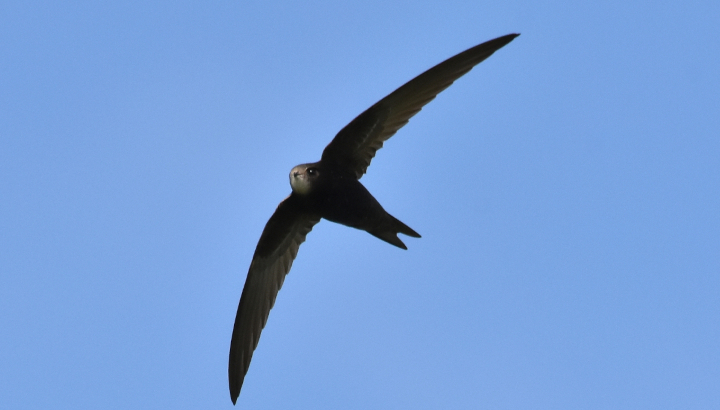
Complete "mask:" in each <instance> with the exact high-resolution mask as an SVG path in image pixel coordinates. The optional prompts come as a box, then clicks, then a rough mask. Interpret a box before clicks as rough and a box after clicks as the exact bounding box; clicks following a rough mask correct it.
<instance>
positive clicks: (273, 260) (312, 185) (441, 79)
mask: <svg viewBox="0 0 720 410" xmlns="http://www.w3.org/2000/svg"><path fill="white" fill-rule="evenodd" d="M518 35H519V34H508V35H505V36H502V37H498V38H496V39H494V40H490V41H487V42H485V43H482V44H480V45H477V46H475V47H472V48H470V49H468V50H465V51H463V52H462V53H460V54H458V55H456V56H454V57H451V58H449V59H447V60H445V61H443V62H442V63H440V64H438V65H436V66H435V67H433V68H431V69H429V70H427V71H425V72H424V73H422V74H420V75H419V76H417V77H415V78H413V79H412V80H410V81H409V82H408V83H406V84H405V85H403V86H402V87H400V88H398V89H397V90H395V91H393V92H392V93H391V94H390V95H388V96H387V97H385V98H383V99H382V100H380V101H378V102H377V103H376V104H375V105H373V106H372V107H370V108H368V109H367V110H365V112H363V113H362V114H360V115H358V116H357V117H356V118H355V119H354V120H352V121H351V122H350V123H349V124H348V125H346V126H345V128H343V129H342V130H340V132H338V133H337V135H336V136H335V138H334V139H333V140H332V141H331V142H330V144H329V145H328V146H327V147H325V150H324V151H323V153H322V157H320V161H318V162H314V163H311V164H302V165H298V166H296V167H295V168H293V169H292V170H291V171H290V186H291V187H292V192H291V193H290V196H288V197H287V198H285V200H283V201H282V202H280V205H278V207H277V209H276V210H275V213H274V214H273V215H272V216H271V217H270V220H269V221H268V222H267V224H266V225H265V229H263V232H262V235H260V241H259V242H258V244H257V247H256V248H255V254H254V255H253V258H252V262H251V263H250V269H249V271H248V275H247V279H246V280H245V287H244V288H243V291H242V296H241V297H240V305H239V306H238V310H237V315H236V316H235V326H234V328H233V333H232V340H231V342H230V363H229V365H228V379H229V382H230V398H231V399H232V402H233V404H235V402H236V401H237V398H238V396H239V395H240V389H241V388H242V384H243V380H245V374H246V373H247V371H248V367H249V366H250V359H252V355H253V352H254V351H255V348H256V347H257V344H258V341H259V340H260V332H262V330H263V328H264V327H265V323H266V322H267V318H268V315H269V314H270V309H271V308H272V307H273V305H274V304H275V297H276V296H277V294H278V291H279V290H280V287H281V286H282V284H283V281H284V280H285V275H287V273H288V272H289V271H290V267H291V266H292V263H293V260H294V259H295V256H296V255H297V252H298V248H299V247H300V244H301V243H303V242H304V241H305V236H306V235H307V234H308V232H310V230H312V228H313V226H314V225H315V224H316V223H318V222H320V219H321V218H325V219H327V220H328V221H332V222H337V223H339V224H343V225H346V226H349V227H352V228H357V229H362V230H364V231H367V232H368V233H370V234H371V235H374V236H376V237H378V238H380V239H382V240H383V241H385V242H388V243H390V244H392V245H395V246H397V247H398V248H402V249H407V247H406V246H405V244H404V243H403V242H402V241H401V240H400V238H398V236H397V234H398V233H402V234H405V235H408V236H411V237H414V238H419V237H420V235H419V234H418V233H417V232H415V231H414V230H412V229H411V228H410V227H409V226H407V225H405V224H404V223H402V222H400V221H399V220H398V219H397V218H395V217H394V216H392V215H390V214H389V213H387V212H386V211H385V210H384V209H383V207H382V206H381V205H380V203H379V202H378V201H377V200H376V199H375V198H374V197H373V196H372V195H371V194H370V192H368V190H367V189H366V188H365V187H364V186H363V185H362V184H361V183H360V181H359V180H360V178H361V177H362V176H363V174H365V172H366V171H367V167H368V166H369V165H370V161H371V160H372V158H373V157H374V156H375V152H376V151H377V150H379V149H380V148H382V146H383V143H384V142H385V141H386V140H387V139H388V138H390V137H392V136H393V135H394V134H395V133H396V132H397V130H399V129H400V128H402V126H403V125H405V124H407V122H408V120H409V119H410V117H412V116H413V115H415V114H417V113H418V111H420V110H421V109H422V107H423V106H424V105H425V104H427V103H429V102H430V101H432V99H433V98H435V96H437V95H438V94H439V93H440V92H441V91H443V90H444V89H446V88H447V87H449V86H450V85H451V84H452V83H453V82H454V81H455V80H457V79H458V78H460V77H461V76H462V75H464V74H465V73H467V72H468V71H470V70H471V69H472V68H473V67H475V66H476V65H477V64H479V63H480V62H482V61H483V60H485V59H486V58H488V57H490V56H491V55H492V54H493V53H494V52H495V51H497V50H499V49H500V48H502V47H503V46H505V45H506V44H508V43H509V42H511V41H512V40H513V39H514V38H515V37H517V36H518Z"/></svg>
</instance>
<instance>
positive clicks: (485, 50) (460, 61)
mask: <svg viewBox="0 0 720 410" xmlns="http://www.w3.org/2000/svg"><path fill="white" fill-rule="evenodd" d="M517 36H519V34H508V35H505V36H502V37H498V38H496V39H494V40H490V41H488V42H485V43H482V44H480V45H477V46H475V47H473V48H471V49H469V50H466V51H463V52H462V53H460V54H458V55H456V56H454V57H451V58H449V59H447V60H445V61H443V62H442V63H440V64H438V65H436V66H435V67H433V68H431V69H429V70H427V71H425V72H424V73H422V74H420V75H419V76H417V77H415V78H413V79H412V80H410V81H409V82H408V83H406V84H405V85H403V86H402V87H400V88H398V89H397V90H395V91H393V92H392V93H391V94H390V95H388V96H387V97H385V98H383V99H382V100H380V101H378V102H377V103H376V104H375V105H373V106H372V107H370V108H368V109H367V110H365V112H363V113H362V114H360V115H359V116H357V118H355V119H354V120H352V121H351V122H350V124H348V125H346V126H345V128H343V129H342V130H340V132H339V133H338V134H337V135H336V136H335V138H334V139H333V140H332V142H330V144H329V145H328V146H327V147H325V150H324V151H323V154H322V162H323V164H328V165H332V166H333V168H335V169H339V170H344V171H346V172H348V173H350V175H354V176H355V177H356V178H358V179H360V177H362V176H363V174H364V173H365V172H366V171H367V167H368V166H369V165H370V161H371V160H372V159H373V157H374V156H375V152H376V151H377V150H379V149H380V148H382V146H383V142H385V141H386V140H387V139H388V138H390V137H392V136H393V135H394V134H395V133H396V132H397V130H399V129H400V128H402V126H403V125H405V124H407V122H408V120H410V117H412V116H413V115H415V114H417V113H418V111H420V110H421V109H422V107H423V106H424V105H425V104H427V103H429V102H430V101H432V100H433V98H435V96H436V95H438V94H439V93H440V92H441V91H443V90H444V89H446V88H448V87H449V86H450V85H451V84H452V83H453V82H454V81H455V80H457V79H458V78H460V77H461V76H462V75H463V74H465V73H467V72H468V71H470V70H471V69H472V68H473V67H475V66H476V65H477V64H479V63H480V62H482V61H483V60H485V59H486V58H488V57H490V56H491V55H492V54H493V53H494V52H495V51H497V50H499V49H500V48H502V47H503V46H504V45H506V44H507V43H509V42H511V41H512V40H513V39H514V38H515V37H517Z"/></svg>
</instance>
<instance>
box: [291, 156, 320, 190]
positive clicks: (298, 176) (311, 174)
mask: <svg viewBox="0 0 720 410" xmlns="http://www.w3.org/2000/svg"><path fill="white" fill-rule="evenodd" d="M319 165H320V164H319V163H317V162H316V163H313V164H302V165H298V166H296V167H295V168H293V169H292V171H290V186H291V187H292V190H293V192H295V193H296V194H300V195H307V194H309V193H310V192H311V191H312V189H313V186H314V184H316V183H317V180H318V178H319V177H320V166H319Z"/></svg>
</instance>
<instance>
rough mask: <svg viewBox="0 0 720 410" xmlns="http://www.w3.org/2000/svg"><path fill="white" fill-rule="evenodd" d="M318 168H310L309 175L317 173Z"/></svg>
mask: <svg viewBox="0 0 720 410" xmlns="http://www.w3.org/2000/svg"><path fill="white" fill-rule="evenodd" d="M316 172H317V170H316V169H315V168H308V170H307V173H308V175H315V173H316Z"/></svg>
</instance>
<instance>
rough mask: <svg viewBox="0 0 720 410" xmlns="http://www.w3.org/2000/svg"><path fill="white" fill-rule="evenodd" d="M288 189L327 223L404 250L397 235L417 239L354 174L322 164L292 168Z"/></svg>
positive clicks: (403, 245) (417, 236)
mask: <svg viewBox="0 0 720 410" xmlns="http://www.w3.org/2000/svg"><path fill="white" fill-rule="evenodd" d="M299 181H302V182H299ZM290 186H292V187H293V193H292V194H291V195H295V196H297V197H298V200H299V201H300V202H301V203H302V204H303V208H304V209H305V210H306V212H308V213H312V214H315V215H317V216H319V217H321V218H323V219H327V220H328V221H331V222H335V223H339V224H342V225H345V226H349V227H351V228H356V229H361V230H363V231H367V232H368V233H370V234H372V235H374V236H376V237H378V238H380V239H382V240H384V241H386V242H388V243H391V244H393V245H395V246H397V247H400V248H403V249H407V247H406V246H405V244H403V243H402V241H401V240H400V239H399V238H398V237H397V234H398V233H403V234H405V235H409V236H413V237H416V238H419V237H420V235H418V233H417V232H415V231H413V230H412V229H411V228H410V227H408V226H407V225H405V224H404V223H402V222H400V221H398V220H397V219H396V218H395V217H393V216H392V215H390V214H389V213H387V211H385V209H383V207H382V205H380V203H379V202H378V201H377V199H375V197H373V196H372V194H371V193H370V191H368V190H367V188H365V186H363V184H362V183H360V181H358V179H357V178H355V176H354V175H350V174H348V173H345V172H343V171H342V170H335V169H333V168H332V166H324V165H323V164H322V161H321V162H316V163H314V164H303V165H298V166H297V167H295V168H293V170H292V171H291V172H290ZM296 188H297V189H296Z"/></svg>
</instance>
